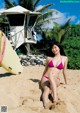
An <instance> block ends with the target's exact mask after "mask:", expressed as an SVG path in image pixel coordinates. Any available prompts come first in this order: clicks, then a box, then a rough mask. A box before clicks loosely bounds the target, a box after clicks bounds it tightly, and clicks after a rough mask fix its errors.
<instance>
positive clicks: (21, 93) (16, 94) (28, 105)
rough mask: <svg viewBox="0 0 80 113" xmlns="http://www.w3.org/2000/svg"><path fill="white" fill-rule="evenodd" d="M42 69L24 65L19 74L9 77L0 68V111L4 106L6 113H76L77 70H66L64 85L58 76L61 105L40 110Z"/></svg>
mask: <svg viewBox="0 0 80 113" xmlns="http://www.w3.org/2000/svg"><path fill="white" fill-rule="evenodd" d="M43 70H44V66H27V67H23V73H22V74H21V75H11V74H10V73H9V72H7V71H6V70H4V69H3V68H2V67H0V112H2V111H4V110H3V109H2V108H5V107H6V108H7V112H8V113H80V70H69V69H68V73H67V80H68V85H67V86H65V85H64V80H63V76H62V75H60V77H61V84H60V86H59V87H58V96H59V98H60V100H61V102H60V104H59V105H57V106H56V108H51V109H44V107H43V103H42V101H41V100H40V98H41V94H42V90H41V87H40V80H41V76H42V73H43Z"/></svg>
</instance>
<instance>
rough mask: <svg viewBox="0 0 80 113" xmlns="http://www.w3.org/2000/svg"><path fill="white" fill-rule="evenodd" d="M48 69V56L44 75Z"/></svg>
mask: <svg viewBox="0 0 80 113" xmlns="http://www.w3.org/2000/svg"><path fill="white" fill-rule="evenodd" d="M47 69H48V57H47V58H46V66H45V69H44V71H43V75H42V76H44V74H45V73H46V71H47Z"/></svg>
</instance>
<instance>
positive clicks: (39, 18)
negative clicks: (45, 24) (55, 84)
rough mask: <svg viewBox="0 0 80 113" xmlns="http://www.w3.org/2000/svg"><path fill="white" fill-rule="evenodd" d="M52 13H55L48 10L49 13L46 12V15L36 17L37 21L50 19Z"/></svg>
mask: <svg viewBox="0 0 80 113" xmlns="http://www.w3.org/2000/svg"><path fill="white" fill-rule="evenodd" d="M53 12H55V10H49V11H47V12H46V13H44V14H42V15H40V16H38V18H37V21H39V20H44V19H46V18H49V17H51V16H52V14H53Z"/></svg>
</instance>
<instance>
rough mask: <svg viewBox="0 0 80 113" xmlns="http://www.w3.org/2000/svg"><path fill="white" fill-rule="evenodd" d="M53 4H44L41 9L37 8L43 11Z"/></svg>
mask: <svg viewBox="0 0 80 113" xmlns="http://www.w3.org/2000/svg"><path fill="white" fill-rule="evenodd" d="M52 5H53V4H47V5H45V6H43V7H42V8H41V9H39V10H37V12H43V11H44V10H45V9H47V8H48V7H50V6H52Z"/></svg>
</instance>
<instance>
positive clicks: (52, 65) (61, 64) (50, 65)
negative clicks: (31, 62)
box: [48, 60, 64, 70]
mask: <svg viewBox="0 0 80 113" xmlns="http://www.w3.org/2000/svg"><path fill="white" fill-rule="evenodd" d="M48 66H49V67H54V63H53V61H52V60H50V61H49V63H48ZM56 68H57V69H59V70H61V69H63V68H64V66H63V63H62V60H61V62H60V64H58V65H57V66H56Z"/></svg>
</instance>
